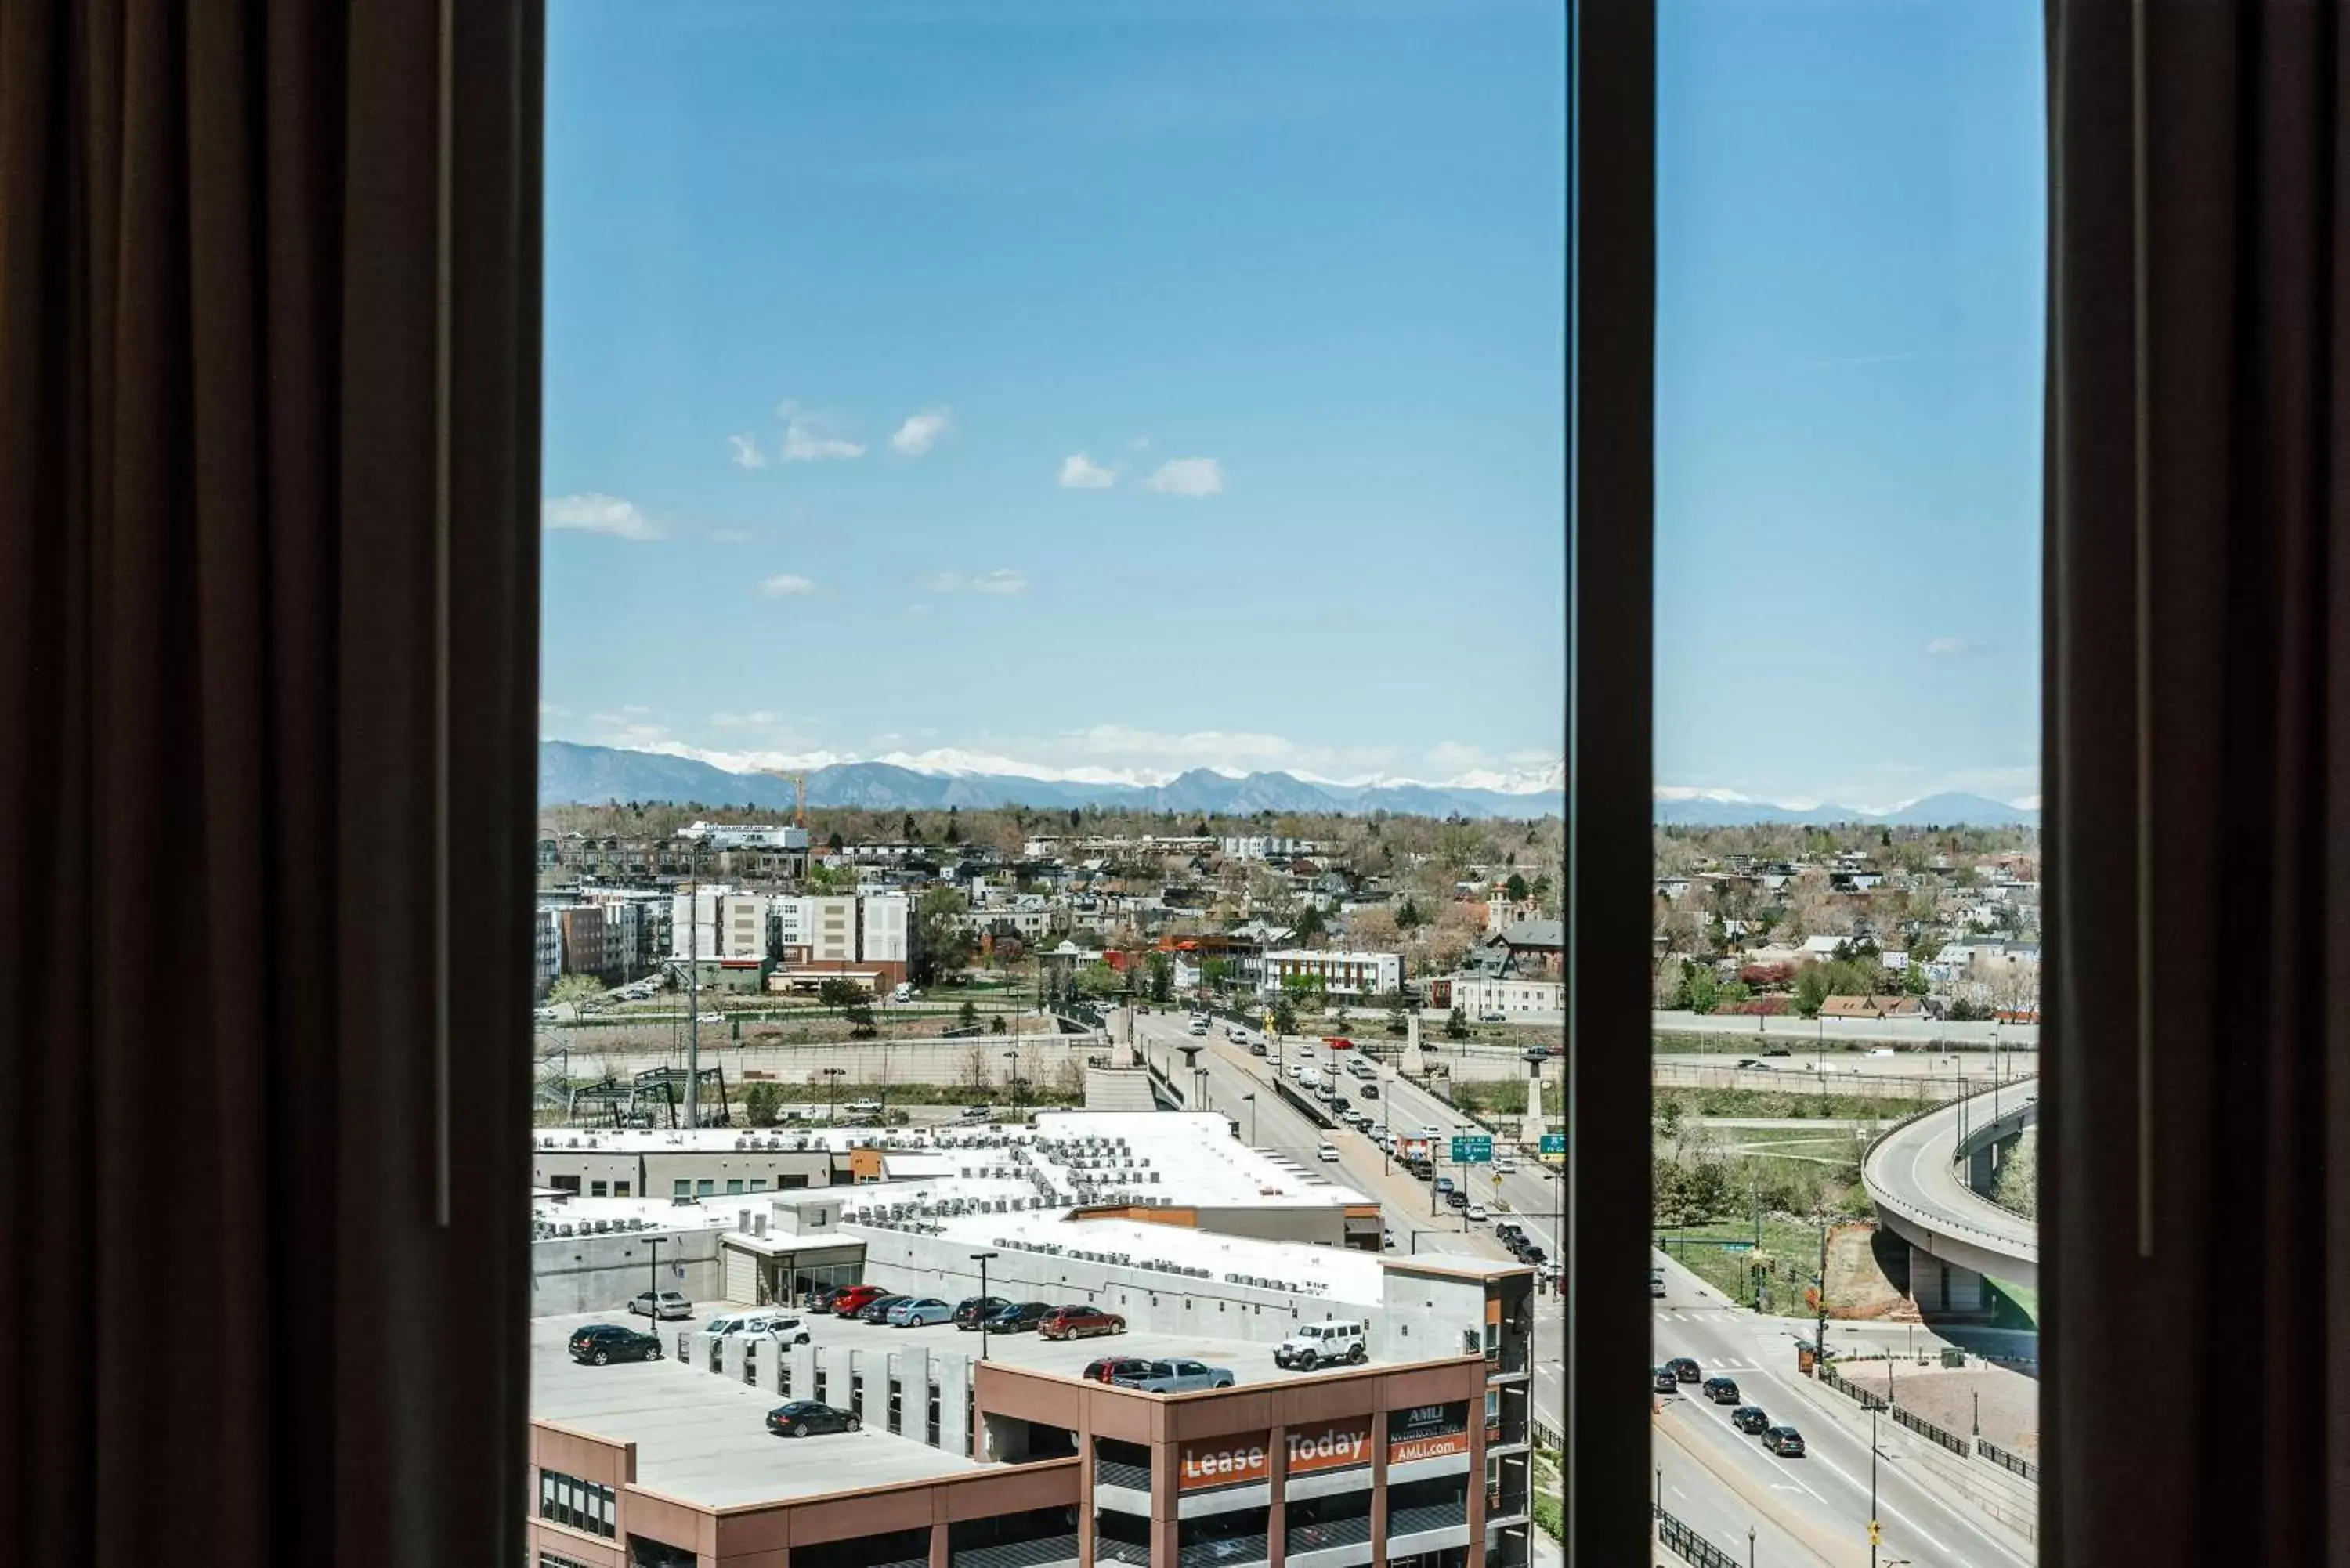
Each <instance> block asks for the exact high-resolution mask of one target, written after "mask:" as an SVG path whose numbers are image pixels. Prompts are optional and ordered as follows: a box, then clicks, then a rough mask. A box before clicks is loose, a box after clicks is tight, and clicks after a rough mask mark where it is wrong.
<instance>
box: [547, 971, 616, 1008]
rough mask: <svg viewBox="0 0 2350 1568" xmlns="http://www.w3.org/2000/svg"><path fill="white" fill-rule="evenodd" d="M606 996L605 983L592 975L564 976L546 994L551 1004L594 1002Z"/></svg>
mask: <svg viewBox="0 0 2350 1568" xmlns="http://www.w3.org/2000/svg"><path fill="white" fill-rule="evenodd" d="M603 994H604V986H603V982H602V981H598V979H597V978H596V977H595V976H594V975H592V974H562V975H557V976H556V977H555V984H554V985H553V986H552V987H550V988H549V989H548V991H547V993H546V1000H547V1001H549V1002H593V1001H595V1000H596V999H597V998H598V997H599V996H601V995H603Z"/></svg>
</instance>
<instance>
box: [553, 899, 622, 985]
mask: <svg viewBox="0 0 2350 1568" xmlns="http://www.w3.org/2000/svg"><path fill="white" fill-rule="evenodd" d="M558 919H559V922H560V924H561V926H562V928H563V972H564V973H566V974H585V975H593V976H596V977H598V978H601V977H602V976H605V975H608V974H610V973H612V972H613V971H616V970H618V969H619V962H618V961H616V960H615V958H614V957H613V954H612V946H613V944H612V942H611V940H610V932H609V930H608V928H607V926H606V923H605V919H604V908H603V906H602V905H600V904H575V905H573V906H572V907H571V908H569V909H563V910H560V911H558Z"/></svg>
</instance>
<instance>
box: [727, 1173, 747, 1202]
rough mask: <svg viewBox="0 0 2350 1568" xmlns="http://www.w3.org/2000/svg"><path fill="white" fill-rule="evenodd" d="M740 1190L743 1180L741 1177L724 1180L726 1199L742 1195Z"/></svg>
mask: <svg viewBox="0 0 2350 1568" xmlns="http://www.w3.org/2000/svg"><path fill="white" fill-rule="evenodd" d="M742 1190H743V1179H742V1178H741V1177H739V1176H730V1177H728V1178H727V1179H726V1195H727V1196H728V1197H730V1198H733V1197H737V1196H739V1195H740V1194H741V1193H742Z"/></svg>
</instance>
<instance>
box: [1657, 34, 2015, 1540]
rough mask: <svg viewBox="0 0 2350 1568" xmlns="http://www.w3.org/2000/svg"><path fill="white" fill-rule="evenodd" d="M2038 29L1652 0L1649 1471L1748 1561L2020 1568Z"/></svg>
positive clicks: (1696, 1521) (1664, 1528) (1689, 1531)
mask: <svg viewBox="0 0 2350 1568" xmlns="http://www.w3.org/2000/svg"><path fill="white" fill-rule="evenodd" d="M2044 9H2045V8H2044V7H2043V5H2040V4H2038V0H1912V3H1908V4H1900V5H1824V4H1818V3H1816V0H1659V25H1658V43H1659V73H1658V106H1657V108H1658V122H1657V127H1658V136H1659V142H1658V159H1659V161H1658V175H1657V230H1656V233H1657V241H1658V261H1657V281H1658V296H1657V313H1656V320H1657V336H1656V343H1657V387H1656V413H1657V426H1656V525H1657V553H1656V558H1657V561H1658V563H1659V567H1658V573H1657V584H1656V589H1657V597H1656V603H1655V610H1656V647H1655V675H1656V711H1655V721H1656V743H1655V751H1654V756H1655V760H1656V769H1657V773H1656V777H1655V781H1654V783H1655V828H1654V835H1653V846H1654V886H1653V888H1652V893H1653V905H1652V909H1653V913H1654V921H1655V925H1654V938H1655V941H1654V948H1653V951H1654V964H1653V972H1652V975H1651V977H1650V979H1651V983H1652V986H1653V1005H1654V1008H1655V1012H1654V1033H1653V1039H1652V1083H1653V1106H1652V1112H1653V1121H1652V1127H1651V1133H1652V1169H1653V1171H1654V1178H1655V1179H1654V1183H1653V1191H1654V1200H1655V1211H1654V1213H1653V1215H1652V1222H1653V1236H1654V1240H1655V1250H1654V1251H1653V1253H1652V1256H1651V1259H1650V1262H1651V1263H1652V1265H1653V1267H1654V1269H1655V1270H1656V1272H1655V1273H1654V1274H1652V1276H1651V1280H1650V1283H1649V1292H1650V1294H1651V1296H1652V1298H1653V1301H1652V1306H1653V1308H1654V1312H1653V1329H1652V1344H1651V1345H1650V1347H1649V1354H1650V1355H1651V1357H1652V1361H1653V1363H1654V1365H1655V1366H1657V1368H1658V1370H1657V1372H1656V1373H1655V1374H1654V1375H1653V1387H1654V1390H1655V1393H1654V1397H1655V1402H1656V1407H1657V1417H1656V1420H1655V1422H1654V1424H1653V1427H1652V1430H1653V1433H1654V1440H1653V1469H1654V1472H1655V1473H1654V1476H1653V1478H1652V1484H1653V1486H1654V1488H1655V1501H1656V1506H1657V1507H1658V1508H1659V1510H1660V1511H1661V1514H1662V1517H1661V1519H1660V1521H1659V1531H1660V1535H1661V1536H1662V1537H1663V1539H1665V1540H1666V1542H1668V1544H1671V1543H1673V1542H1677V1541H1695V1542H1702V1543H1704V1544H1706V1545H1708V1546H1713V1545H1731V1544H1734V1545H1735V1546H1736V1547H1738V1548H1739V1549H1740V1551H1738V1552H1733V1553H1732V1554H1733V1556H1737V1557H1738V1558H1739V1560H1741V1561H1748V1560H1751V1561H1753V1562H1755V1563H1758V1564H1771V1563H1808V1562H1812V1561H1815V1560H1816V1559H1815V1556H1814V1552H1815V1550H1820V1549H1823V1548H1820V1547H1819V1546H1818V1543H1821V1542H1835V1550H1836V1551H1841V1552H1852V1553H1855V1554H1857V1553H1859V1552H1862V1551H1863V1550H1864V1549H1866V1550H1868V1551H1870V1552H1872V1554H1874V1555H1881V1556H1882V1558H1883V1559H1884V1560H1885V1561H1887V1562H1914V1563H1921V1564H1922V1563H2002V1564H2012V1563H2030V1562H2032V1561H2033V1560H2034V1557H2035V1549H2034V1546H2033V1540H2032V1538H2031V1535H2030V1529H2031V1523H2032V1505H2031V1503H2030V1502H2028V1501H2025V1502H2022V1503H2021V1504H2018V1503H2017V1502H2016V1500H2015V1499H2014V1498H2012V1497H2010V1496H2009V1495H2008V1494H2006V1493H2005V1492H2001V1491H1994V1490H1988V1489H1985V1488H1983V1487H1981V1486H1976V1485H1972V1484H1970V1483H1969V1482H1968V1481H1967V1480H1966V1479H1965V1476H1964V1474H1963V1473H1962V1472H1963V1471H1964V1470H1965V1469H1966V1468H1967V1467H1968V1466H1970V1465H1981V1466H1983V1467H1985V1468H1987V1469H1988V1468H1990V1467H1991V1466H1992V1465H1994V1464H1995V1463H1996V1459H1995V1457H1994V1455H1993V1452H1992V1450H1993V1449H1997V1450H2000V1451H2008V1450H2012V1451H2014V1452H2018V1453H2022V1454H2025V1455H2029V1456H2031V1457H2032V1458H2033V1459H2036V1458H2037V1454H2038V1449H2039V1437H2040V1432H2039V1427H2040V1422H2039V1408H2038V1398H2037V1384H2036V1382H2035V1381H2034V1376H2035V1375H2036V1372H2037V1351H2036V1345H2037V1335H2036V1327H2035V1320H2036V1314H2037V1294H2036V1287H2035V1279H2034V1276H2035V1274H2036V1267H2037V1264H2036V1258H2037V1245H2036V1234H2035V1232H2034V1229H2033V1218H2032V1215H2033V1203H2034V1199H2033V1172H2034V1170H2035V1168H2036V1158H2037V1156H2036V1145H2037V1139H2038V1134H2037V1131H2036V1130H2034V1128H2033V1127H2032V1126H2030V1125H2029V1124H2030V1122H2031V1120H2032V1116H2033V1109H2032V1107H2034V1106H2036V1091H2035V1090H2034V1089H2033V1075H2034V1074H2035V1072H2036V1044H2037V1036H2038V1033H2039V1025H2038V1019H2039V1012H2038V974H2039V967H2040V936H2041V927H2040V898H2039V892H2040V866H2041V859H2042V844H2041V828H2040V794H2039V790H2040V781H2039V774H2038V766H2039V758H2040V751H2041V738H2040V711H2039V691H2040V680H2041V664H2040V659H2041V648H2040V634H2039V627H2040V616H2041V582H2040V566H2041V558H2042V505H2043V495H2042V472H2041V464H2042V451H2041V439H2042V420H2043V398H2042V390H2043V387H2042V383H2043V351H2044V347H2045V333H2044V322H2043V318H2044V314H2045V301H2044V297H2043V277H2044V273H2045V267H2046V249H2045V234H2044V226H2043V213H2044V211H2045V207H2046V202H2047V189H2046V167H2045V147H2044V140H2045V125H2046V110H2045V102H2044V97H2043V87H2044V83H2043V75H2044V71H2043V61H2044V52H2045V48H2046V33H2045V17H2044ZM1961 1239H1963V1240H1961ZM1960 1259H1963V1260H1965V1261H1966V1262H1968V1263H1969V1264H1970V1265H1972V1266H1960ZM1823 1339H1824V1340H1825V1351H1826V1353H1827V1355H1826V1358H1825V1360H1824V1359H1822V1358H1821V1356H1820V1355H1819V1351H1820V1348H1821V1342H1822V1341H1823ZM1627 1354H1629V1353H1627ZM1717 1379H1721V1380H1726V1381H1715V1380H1717ZM1888 1400H1889V1403H1890V1409H1889V1410H1884V1411H1880V1409H1879V1407H1881V1406H1884V1405H1886V1404H1887V1401H1888ZM1774 1426H1783V1427H1792V1428H1794V1429H1795V1430H1796V1431H1797V1432H1798V1433H1799V1434H1800V1437H1801V1449H1800V1451H1801V1452H1802V1453H1803V1454H1804V1456H1805V1457H1804V1459H1796V1458H1795V1457H1794V1456H1795V1454H1796V1453H1797V1452H1798V1451H1799V1450H1798V1449H1797V1447H1796V1445H1795V1444H1794V1442H1793V1441H1792V1440H1785V1441H1772V1440H1767V1439H1766V1438H1764V1436H1763V1433H1764V1432H1765V1431H1766V1430H1767V1429H1768V1428H1772V1427H1774ZM1987 1444H1988V1445H1990V1447H1988V1448H1987V1447H1986V1446H1985V1445H1987ZM1725 1456H1726V1457H1727V1458H1725ZM1953 1466H1955V1467H1957V1468H1955V1469H1954V1468H1952V1467H1953ZM1798 1482H1800V1484H1797V1483H1798ZM1749 1532H1752V1536H1751V1537H1750V1535H1749ZM1750 1539H1751V1541H1752V1546H1751V1548H1750V1547H1749V1546H1748V1542H1749V1541H1750ZM1746 1552H1751V1558H1750V1557H1749V1556H1747V1555H1745V1554H1744V1553H1746ZM1683 1554H1684V1555H1687V1554H1688V1553H1686V1552H1684V1553H1683ZM1855 1560H1856V1561H1857V1560H1858V1558H1857V1555H1856V1556H1855Z"/></svg>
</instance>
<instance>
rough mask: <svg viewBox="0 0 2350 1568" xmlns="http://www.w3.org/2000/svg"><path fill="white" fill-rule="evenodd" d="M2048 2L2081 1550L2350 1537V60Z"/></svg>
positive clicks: (2073, 1411)
mask: <svg viewBox="0 0 2350 1568" xmlns="http://www.w3.org/2000/svg"><path fill="white" fill-rule="evenodd" d="M2049 15H2050V28H2049V38H2050V86H2051V105H2052V111H2053V126H2054V133H2053V142H2052V148H2051V162H2050V172H2051V202H2052V208H2051V213H2052V224H2051V234H2052V240H2053V253H2052V254H2053V260H2052V271H2051V289H2050V306H2051V311H2052V330H2051V333H2050V352H2051V376H2050V384H2049V405H2048V414H2049V421H2048V433H2049V446H2048V471H2047V472H2048V524H2049V545H2048V552H2049V553H2048V577H2047V595H2046V601H2045V605H2046V617H2047V625H2046V643H2045V648H2046V659H2047V672H2046V691H2047V702H2048V706H2047V711H2046V729H2045V735H2046V741H2045V744H2046V759H2045V767H2046V774H2047V782H2048V788H2047V791H2046V794H2047V798H2048V800H2049V815H2048V819H2047V826H2048V830H2049V844H2050V849H2051V859H2050V870H2049V878H2048V888H2047V897H2048V903H2049V929H2050V934H2051V937H2052V939H2053V940H2052V942H2051V946H2050V951H2051V952H2052V953H2053V954H2054V955H2055V958H2054V962H2055V969H2054V977H2053V983H2052V984H2051V986H2050V988H2049V1026H2050V1032H2049V1036H2048V1049H2049V1052H2050V1063H2049V1072H2048V1083H2049V1092H2048V1096H2047V1098H2046V1099H2045V1101H2044V1102H2043V1115H2044V1116H2047V1117H2048V1119H2049V1122H2050V1125H2051V1135H2050V1136H2051V1137H2053V1138H2054V1140H2055V1147H2057V1148H2058V1149H2059V1150H2060V1151H2061V1157H2060V1158H2057V1159H2054V1160H2050V1161H2046V1162H2043V1172H2044V1173H2045V1174H2044V1175H2043V1184H2044V1187H2045V1191H2044V1193H2043V1202H2042V1206H2041V1212H2042V1216H2043V1220H2042V1225H2043V1260H2044V1261H2045V1265H2046V1267H2047V1270H2048V1273H2047V1278H2046V1281H2045V1288H2044V1292H2043V1301H2044V1302H2045V1303H2046V1305H2047V1308H2048V1314H2049V1316H2048V1320H2047V1321H2046V1322H2045V1323H2044V1324H2043V1353H2044V1355H2045V1366H2046V1368H2047V1373H2048V1386H2047V1396H2048V1405H2049V1407H2050V1409H2051V1411H2052V1412H2053V1415H2054V1423H2053V1425H2052V1428H2051V1429H2050V1433H2049V1437H2048V1441H2047V1444H2046V1448H2047V1463H2046V1465H2045V1467H2044V1468H2043V1497H2044V1503H2043V1506H2044V1507H2045V1508H2046V1510H2047V1511H2048V1515H2049V1521H2048V1522H2049V1524H2050V1530H2049V1532H2048V1533H2047V1535H2046V1537H2045V1541H2046V1546H2047V1550H2046V1554H2045V1560H2046V1561H2048V1562H2051V1563H2064V1564H2067V1565H2078V1564H2083V1563H2124V1562H2127V1563H2133V1564H2144V1565H2149V1568H2159V1565H2162V1564H2170V1563H2177V1564H2181V1565H2184V1564H2189V1563H2194V1564H2208V1563H2341V1562H2350V1519H2345V1517H2344V1511H2345V1506H2350V1477H2346V1476H2345V1469H2344V1455H2345V1454H2350V1317H2345V1304H2350V490H2345V477H2350V444H2345V443H2346V442H2350V356H2345V347H2350V337H2345V328H2350V321H2345V305H2350V288H2345V283H2350V228H2345V220H2350V192H2345V186H2344V179H2345V173H2350V162H2345V158H2344V156H2343V144H2344V110H2345V92H2344V85H2345V79H2350V78H2345V67H2350V57H2345V36H2344V27H2343V24H2342V19H2341V14H2340V11H2339V9H2338V8H2337V7H2335V6H2333V5H2317V4H2303V3H2297V0H2270V3H2265V4H2247V5H2234V6H2219V5H2201V4H2198V3H2195V0H2151V3H2149V4H2147V5H2144V6H2143V7H2142V8H2140V7H2133V6H2132V5H2129V4H2127V3H2126V0H2052V4H2051V6H2050V13H2049ZM2141 236H2142V239H2141ZM2141 279H2142V283H2141V282H2140V281H2139V280H2141ZM2141 649H2143V652H2142V653H2141ZM2141 744H2143V747H2144V752H2143V755H2141ZM2142 1218H2143V1220H2145V1221H2146V1222H2145V1223H2143V1224H2142ZM2142 1231H2143V1236H2142V1234H2141V1232H2142Z"/></svg>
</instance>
